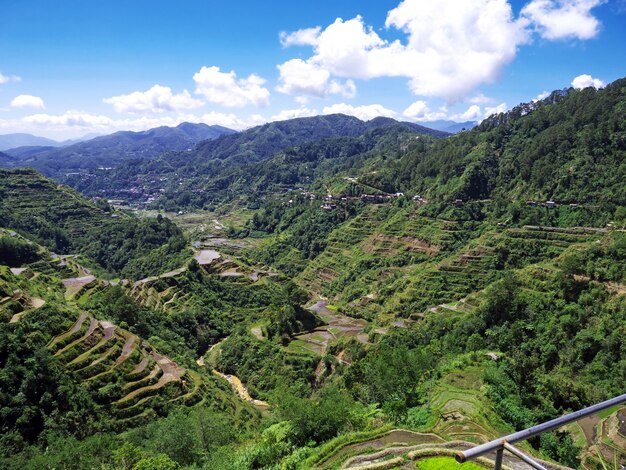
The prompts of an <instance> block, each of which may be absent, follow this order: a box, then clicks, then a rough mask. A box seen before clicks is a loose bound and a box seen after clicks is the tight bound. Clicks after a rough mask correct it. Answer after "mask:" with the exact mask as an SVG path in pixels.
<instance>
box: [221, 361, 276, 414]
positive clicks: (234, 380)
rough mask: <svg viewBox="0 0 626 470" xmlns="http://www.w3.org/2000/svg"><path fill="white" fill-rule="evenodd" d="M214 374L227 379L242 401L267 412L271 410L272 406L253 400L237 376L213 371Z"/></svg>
mask: <svg viewBox="0 0 626 470" xmlns="http://www.w3.org/2000/svg"><path fill="white" fill-rule="evenodd" d="M212 372H213V373H214V374H215V375H217V376H218V377H222V378H223V379H226V380H227V381H228V383H229V384H230V386H231V387H232V388H233V390H234V391H235V393H236V394H237V396H238V397H239V398H241V399H242V400H244V401H247V402H248V403H252V404H253V405H254V406H256V407H257V408H258V409H260V410H267V409H268V408H269V406H270V405H269V403H267V402H266V401H263V400H256V399H254V398H252V397H251V396H250V393H249V392H248V389H247V388H246V386H245V385H244V384H243V383H242V382H241V379H240V378H239V377H237V376H236V375H230V374H222V373H221V372H219V371H217V370H215V369H213V371H212Z"/></svg>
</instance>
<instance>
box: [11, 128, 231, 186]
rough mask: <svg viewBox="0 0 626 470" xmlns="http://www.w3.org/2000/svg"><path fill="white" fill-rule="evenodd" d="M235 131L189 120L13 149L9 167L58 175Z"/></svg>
mask: <svg viewBox="0 0 626 470" xmlns="http://www.w3.org/2000/svg"><path fill="white" fill-rule="evenodd" d="M234 133H235V131H233V130H231V129H227V128H225V127H222V126H207V125H206V124H191V123H187V122H186V123H182V124H180V125H179V126H177V127H167V126H162V127H157V128H154V129H149V130H147V131H141V132H130V131H120V132H116V133H114V134H110V135H105V136H101V137H96V138H95V139H91V140H87V141H84V142H78V143H75V144H72V145H68V146H66V147H62V148H49V147H40V148H39V149H37V148H34V147H29V148H26V149H24V148H13V149H11V150H10V151H9V152H8V153H9V155H12V156H14V157H16V161H15V162H14V163H13V164H11V165H9V166H13V167H32V168H35V169H36V170H38V171H41V172H42V173H44V174H45V175H48V176H57V177H58V176H60V175H63V174H65V173H71V172H81V171H83V172H89V171H92V170H94V169H97V168H100V167H105V168H111V167H115V166H118V165H119V164H121V163H122V162H124V161H127V160H130V159H136V158H147V159H150V158H155V157H158V156H159V155H161V154H162V153H165V152H170V151H181V150H189V149H191V148H193V147H195V145H196V144H197V143H198V142H201V141H203V140H210V139H215V138H217V137H219V136H222V135H226V134H234ZM0 164H3V162H1V161H0ZM5 166H6V165H5Z"/></svg>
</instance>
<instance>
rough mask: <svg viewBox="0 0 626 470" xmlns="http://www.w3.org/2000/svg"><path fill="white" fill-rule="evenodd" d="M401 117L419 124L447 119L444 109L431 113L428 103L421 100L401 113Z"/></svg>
mask: <svg viewBox="0 0 626 470" xmlns="http://www.w3.org/2000/svg"><path fill="white" fill-rule="evenodd" d="M402 115H403V116H404V117H406V118H409V119H411V120H413V121H419V122H427V121H437V120H438V119H446V118H447V113H446V109H445V107H444V108H441V109H440V110H439V111H431V109H430V108H429V107H428V103H426V102H425V101H422V100H417V101H416V102H415V103H412V104H411V105H409V107H408V108H406V109H405V110H404V111H403V112H402Z"/></svg>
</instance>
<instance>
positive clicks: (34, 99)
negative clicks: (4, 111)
mask: <svg viewBox="0 0 626 470" xmlns="http://www.w3.org/2000/svg"><path fill="white" fill-rule="evenodd" d="M10 106H11V107H12V108H37V109H45V108H46V106H45V105H44V103H43V100H42V99H41V98H40V97H39V96H33V95H18V96H16V97H15V98H13V100H11V105H10Z"/></svg>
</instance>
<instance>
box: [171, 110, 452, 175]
mask: <svg viewBox="0 0 626 470" xmlns="http://www.w3.org/2000/svg"><path fill="white" fill-rule="evenodd" d="M392 124H398V121H396V120H394V119H391V118H384V117H378V118H375V119H372V120H370V121H366V122H365V121H361V120H360V119H358V118H356V117H354V116H346V115H344V114H331V115H326V116H314V117H307V118H296V119H289V120H287V121H277V122H270V123H268V124H264V125H262V126H258V127H253V128H252V129H248V130H246V131H244V132H240V133H238V134H235V135H230V136H226V137H222V138H221V139H216V140H212V141H208V142H203V143H202V144H200V145H198V147H197V148H196V149H195V150H194V151H193V152H192V154H191V155H184V156H180V155H179V156H178V157H174V159H173V160H172V158H171V157H168V160H169V161H170V162H171V161H178V160H182V161H184V162H185V164H186V165H188V166H190V167H194V168H195V167H198V166H202V165H203V164H205V163H207V162H208V161H211V160H220V161H221V162H222V163H224V164H235V165H240V164H244V163H251V162H256V161H260V160H263V159H265V158H267V157H269V156H270V155H273V154H274V153H276V152H278V151H280V150H283V149H286V148H289V147H292V146H294V145H300V144H303V143H306V142H313V141H316V140H320V139H326V138H330V137H357V136H359V135H362V134H363V133H365V132H366V131H367V130H369V129H373V128H377V127H383V126H388V125H392ZM401 124H402V125H404V126H405V127H407V129H410V130H412V131H413V132H420V133H423V134H427V135H432V136H433V137H447V136H448V135H449V134H448V133H447V132H441V131H438V130H434V129H429V128H427V127H423V126H420V125H417V124H413V123H401ZM182 161H181V163H183V162H182Z"/></svg>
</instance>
